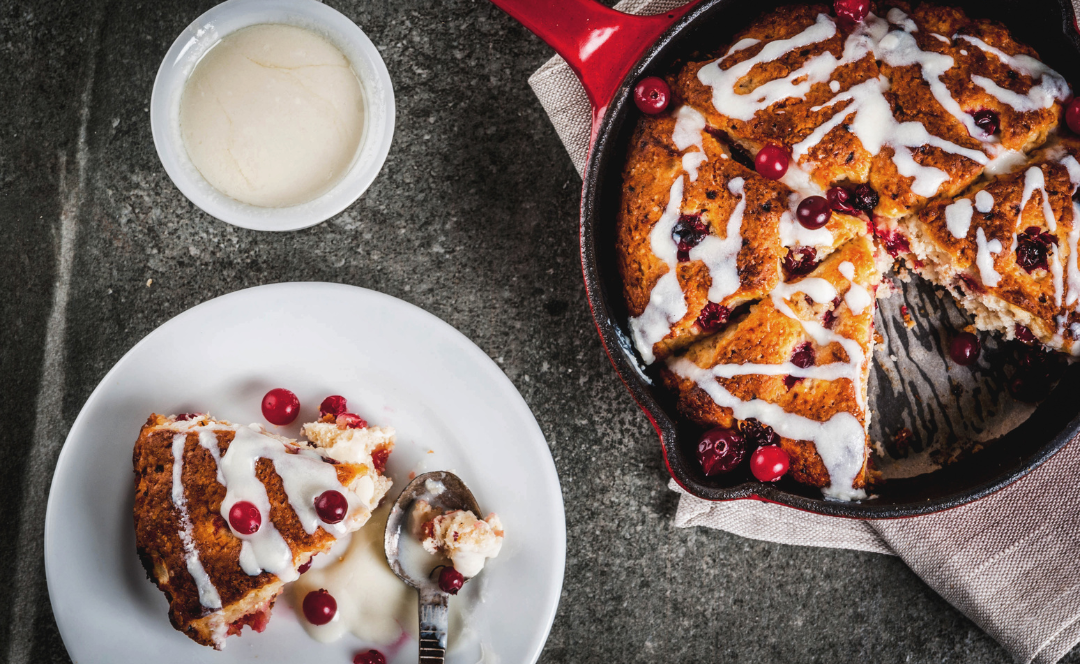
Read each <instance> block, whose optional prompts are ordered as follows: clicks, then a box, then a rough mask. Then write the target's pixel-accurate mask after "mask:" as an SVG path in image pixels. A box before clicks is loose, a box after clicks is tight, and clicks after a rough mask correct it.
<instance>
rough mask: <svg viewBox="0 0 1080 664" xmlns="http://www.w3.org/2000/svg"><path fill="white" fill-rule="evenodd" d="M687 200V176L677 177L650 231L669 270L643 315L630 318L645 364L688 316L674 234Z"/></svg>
mask: <svg viewBox="0 0 1080 664" xmlns="http://www.w3.org/2000/svg"><path fill="white" fill-rule="evenodd" d="M682 200H683V176H681V175H680V176H679V177H678V178H676V179H675V182H673V183H672V185H671V190H670V191H669V192H668V204H667V208H665V210H664V213H663V214H662V215H661V216H660V219H659V220H658V221H657V222H656V225H655V226H653V229H652V231H650V232H649V243H650V244H651V246H652V252H653V255H655V256H656V257H657V258H659V259H660V260H662V261H664V263H665V264H666V265H667V267H668V270H667V272H665V273H664V274H663V275H661V276H660V279H658V280H657V282H656V285H654V286H653V289H652V292H650V293H649V303H648V304H647V305H645V310H644V311H642V312H641V315H640V316H637V317H632V318H631V319H630V332H631V334H632V335H633V337H634V345H635V346H636V347H637V349H638V352H639V353H641V359H642V360H644V361H645V364H652V363H653V360H655V359H656V357H655V355H654V354H653V345H654V344H656V342H658V341H660V340H661V339H663V338H664V337H666V336H667V335H668V334H669V333H670V332H671V326H672V325H674V324H675V323H677V322H679V321H680V320H682V317H683V316H685V315H686V312H687V306H686V296H684V295H683V291H682V285H681V284H679V275H678V271H677V270H676V268H677V267H678V249H679V248H678V245H677V244H675V240H674V239H673V238H672V237H671V232H672V231H673V230H674V229H675V224H676V223H678V221H679V216H680V215H681V211H682Z"/></svg>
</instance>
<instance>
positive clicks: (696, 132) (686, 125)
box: [671, 106, 705, 152]
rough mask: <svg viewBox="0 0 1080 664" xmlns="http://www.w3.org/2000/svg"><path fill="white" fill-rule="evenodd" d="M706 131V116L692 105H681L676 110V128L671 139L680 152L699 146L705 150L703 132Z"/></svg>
mask: <svg viewBox="0 0 1080 664" xmlns="http://www.w3.org/2000/svg"><path fill="white" fill-rule="evenodd" d="M703 131H705V116H704V115H702V114H701V113H698V112H697V111H696V110H694V109H693V108H692V107H690V106H680V107H679V110H677V111H675V129H674V131H672V133H671V140H672V142H673V143H675V147H676V148H678V149H679V152H685V151H686V150H687V148H690V147H692V146H695V145H696V146H697V147H698V149H699V150H701V151H702V152H704V151H705V146H704V145H703V139H702V136H701V132H703Z"/></svg>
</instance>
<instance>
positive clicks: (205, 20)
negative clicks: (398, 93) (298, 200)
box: [150, 0, 394, 231]
mask: <svg viewBox="0 0 1080 664" xmlns="http://www.w3.org/2000/svg"><path fill="white" fill-rule="evenodd" d="M260 23H285V24H288V25H294V26H297V27H300V28H307V29H308V30H311V31H313V32H316V33H318V34H320V35H322V36H323V37H325V38H326V39H328V40H330V43H332V44H334V45H335V46H337V47H338V48H339V49H341V52H342V53H344V54H345V57H346V58H348V60H349V62H350V63H351V64H352V68H353V71H354V72H356V76H357V78H359V79H360V86H361V88H362V89H363V97H364V130H363V135H362V136H361V139H360V147H359V148H358V149H357V153H356V157H355V158H354V160H353V163H352V166H350V167H349V170H348V172H346V173H345V176H344V177H343V178H342V179H341V181H340V182H338V183H337V185H335V186H334V188H333V189H331V190H330V191H328V192H326V193H325V194H323V195H321V196H319V197H318V198H316V199H315V200H312V201H309V202H307V203H303V204H301V205H294V206H292V207H282V208H268V207H258V206H255V205H249V204H247V203H241V202H240V201H238V200H236V199H234V198H230V197H228V196H226V195H225V194H223V193H221V192H220V191H218V190H217V189H215V188H214V187H213V186H212V185H211V184H210V183H209V182H207V181H206V179H205V178H203V176H202V174H201V173H199V171H198V169H196V168H195V165H194V164H193V163H192V162H191V159H190V158H189V157H188V153H187V148H185V147H184V140H183V137H182V136H181V134H180V97H181V95H183V92H184V86H185V84H186V83H187V80H188V77H189V76H190V75H191V72H192V70H193V69H194V68H195V64H196V63H198V61H199V59H200V58H201V57H202V56H203V55H204V54H205V53H206V52H207V51H208V50H209V49H210V47H212V46H213V45H214V44H216V43H218V42H219V41H221V39H222V37H224V36H225V35H227V34H229V33H231V32H235V31H236V30H239V29H241V28H246V27H248V26H250V25H257V24H260ZM150 127H151V129H152V131H153V133H154V147H156V148H157V153H158V158H160V159H161V164H162V165H163V166H164V167H165V172H166V173H168V174H169V178H171V179H172V181H173V184H175V185H176V187H177V188H178V189H179V190H180V191H181V193H183V194H184V195H185V196H187V197H188V199H189V200H190V201H191V202H192V203H194V204H195V205H197V206H199V207H200V208H201V209H202V210H204V211H205V212H207V213H208V214H211V215H213V216H214V217H217V218H218V219H220V220H222V221H224V222H226V223H229V224H232V225H234V226H240V227H242V228H250V229H253V230H258V231H294V230H298V229H301V228H307V227H308V226H314V225H315V224H317V223H320V222H322V221H325V220H327V219H329V218H330V217H332V216H334V215H335V214H337V213H339V212H341V211H342V210H344V209H345V208H347V207H348V206H349V205H351V204H352V203H353V202H354V201H355V200H356V199H357V198H359V197H360V195H361V194H363V193H364V191H365V190H366V189H367V188H368V186H370V185H371V183H372V181H373V180H375V176H376V175H378V173H379V170H380V169H381V168H382V165H383V162H385V161H386V155H387V153H389V152H390V141H391V139H392V138H393V136H394V88H393V84H392V83H391V82H390V73H389V72H388V71H387V70H386V64H385V63H383V60H382V57H381V56H380V55H379V51H378V50H376V48H375V45H374V44H372V43H371V40H370V39H368V37H367V35H365V34H364V33H363V31H361V30H360V28H358V27H357V26H356V24H355V23H353V22H352V21H350V20H349V19H348V18H346V17H345V16H343V15H342V14H340V13H339V12H337V11H336V10H334V9H332V8H330V7H327V6H326V5H324V4H322V3H320V2H316V1H315V0H228V1H227V2H223V3H221V4H220V5H218V6H216V7H214V8H213V9H211V10H209V11H208V12H206V13H205V14H203V15H202V16H200V17H199V18H197V19H195V21H194V22H192V23H191V25H189V26H188V27H187V28H186V29H185V30H184V31H183V32H182V33H181V34H180V36H179V37H177V38H176V41H175V42H173V45H172V48H170V49H169V52H168V53H166V54H165V59H164V60H163V61H162V63H161V67H160V68H159V69H158V74H157V79H156V80H155V81H154V92H153V95H152V96H151V98H150Z"/></svg>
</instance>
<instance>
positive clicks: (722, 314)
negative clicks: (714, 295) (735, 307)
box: [697, 302, 731, 332]
mask: <svg viewBox="0 0 1080 664" xmlns="http://www.w3.org/2000/svg"><path fill="white" fill-rule="evenodd" d="M730 317H731V309H728V308H727V307H725V306H724V305H722V304H717V303H716V302H709V303H708V304H706V305H705V306H704V307H702V309H701V315H700V316H698V319H697V324H698V327H700V328H701V329H702V330H704V331H705V332H713V331H715V330H717V329H719V328H720V326H721V325H723V324H724V323H726V322H728V318H730Z"/></svg>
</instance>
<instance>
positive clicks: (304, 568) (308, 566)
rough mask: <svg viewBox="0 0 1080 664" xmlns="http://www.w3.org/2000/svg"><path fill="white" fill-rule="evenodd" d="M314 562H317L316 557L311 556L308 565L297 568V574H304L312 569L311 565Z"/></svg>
mask: <svg viewBox="0 0 1080 664" xmlns="http://www.w3.org/2000/svg"><path fill="white" fill-rule="evenodd" d="M313 562H315V556H311V557H310V558H308V561H307V562H306V563H304V564H303V565H301V566H299V567H297V568H296V571H297V573H299V574H303V573H304V572H306V571H308V570H309V569H311V563H313Z"/></svg>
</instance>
